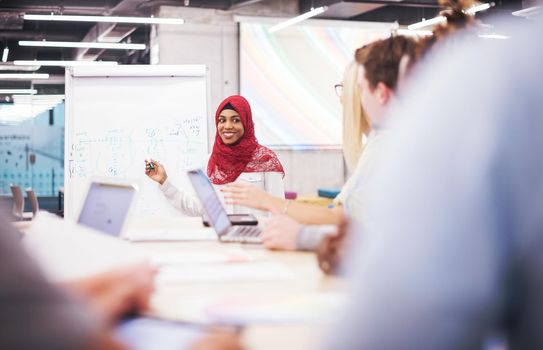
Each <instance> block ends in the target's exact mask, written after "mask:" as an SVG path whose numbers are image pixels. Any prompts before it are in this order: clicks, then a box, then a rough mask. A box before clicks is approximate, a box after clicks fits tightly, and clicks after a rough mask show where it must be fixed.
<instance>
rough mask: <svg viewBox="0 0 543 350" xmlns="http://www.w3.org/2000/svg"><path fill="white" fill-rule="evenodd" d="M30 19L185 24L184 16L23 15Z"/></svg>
mask: <svg viewBox="0 0 543 350" xmlns="http://www.w3.org/2000/svg"><path fill="white" fill-rule="evenodd" d="M23 18H24V19H25V20H29V21H64V22H106V23H138V24H183V23H185V20H184V19H182V18H160V17H118V16H66V15H55V14H49V15H30V14H25V15H24V16H23Z"/></svg>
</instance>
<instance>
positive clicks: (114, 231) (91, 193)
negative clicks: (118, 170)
mask: <svg viewBox="0 0 543 350" xmlns="http://www.w3.org/2000/svg"><path fill="white" fill-rule="evenodd" d="M137 190H138V188H137V186H136V185H134V184H133V183H129V182H127V181H125V180H120V179H91V181H90V185H89V189H88V191H87V196H86V197H85V200H84V201H83V205H82V206H81V210H80V212H79V217H78V219H77V223H78V224H80V225H85V226H88V227H90V228H93V229H95V230H98V231H101V232H103V233H105V234H108V235H110V236H115V237H120V236H122V234H123V231H124V229H125V228H126V222H127V221H128V220H127V219H128V216H129V213H130V211H131V208H132V207H133V204H134V202H135V199H136V194H137Z"/></svg>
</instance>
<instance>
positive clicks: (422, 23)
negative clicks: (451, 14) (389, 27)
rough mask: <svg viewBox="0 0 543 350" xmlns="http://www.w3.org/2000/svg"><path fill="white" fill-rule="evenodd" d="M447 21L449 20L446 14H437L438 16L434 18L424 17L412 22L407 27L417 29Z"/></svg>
mask: <svg viewBox="0 0 543 350" xmlns="http://www.w3.org/2000/svg"><path fill="white" fill-rule="evenodd" d="M445 21H447V19H446V18H445V17H444V16H437V17H434V18H430V19H428V20H426V19H423V20H422V21H420V22H417V23H413V24H410V25H408V26H407V29H409V30H416V29H420V28H424V27H428V26H434V25H436V24H441V23H445Z"/></svg>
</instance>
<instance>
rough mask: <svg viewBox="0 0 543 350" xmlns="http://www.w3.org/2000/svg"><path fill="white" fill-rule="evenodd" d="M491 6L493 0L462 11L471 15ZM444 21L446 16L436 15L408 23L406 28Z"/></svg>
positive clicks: (421, 26) (417, 27)
mask: <svg viewBox="0 0 543 350" xmlns="http://www.w3.org/2000/svg"><path fill="white" fill-rule="evenodd" d="M492 6H494V3H493V2H489V3H483V4H479V5H474V6H472V7H470V8H468V9H465V10H464V13H465V14H467V15H471V16H473V15H475V14H476V13H477V12H481V11H485V10H488V9H489V8H491V7H492ZM446 21H447V18H445V16H436V17H434V18H431V19H428V20H424V19H423V20H422V21H420V22H417V23H413V24H410V25H408V26H407V29H411V30H415V29H420V28H424V27H429V26H434V25H437V24H441V23H445V22H446Z"/></svg>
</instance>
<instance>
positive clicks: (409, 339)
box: [327, 19, 543, 350]
mask: <svg viewBox="0 0 543 350" xmlns="http://www.w3.org/2000/svg"><path fill="white" fill-rule="evenodd" d="M502 24H503V23H502ZM524 26H525V28H523V29H520V30H519V29H518V28H516V29H515V28H513V27H511V26H508V25H502V26H499V25H497V26H496V28H500V30H502V31H503V32H504V33H507V34H508V35H510V36H511V39H510V40H487V39H480V38H477V37H473V36H471V37H463V34H462V33H458V34H457V35H456V36H455V37H453V38H452V39H453V40H452V41H451V42H450V43H447V44H446V45H445V46H443V47H441V48H440V49H439V50H436V51H435V52H433V53H432V54H431V55H430V56H428V57H427V60H426V62H424V63H422V64H420V65H419V66H418V67H417V69H416V70H415V71H413V79H412V80H410V81H408V82H406V84H408V85H406V89H405V90H404V91H405V92H406V94H405V95H404V96H403V98H402V101H403V103H402V106H401V107H400V106H397V109H395V108H392V109H391V110H390V111H389V113H390V114H394V113H396V114H397V113H401V114H402V115H403V116H404V117H403V118H398V119H395V120H394V122H393V123H391V124H390V125H389V132H390V135H389V136H390V138H389V140H390V142H389V143H387V144H386V147H385V148H384V149H383V153H382V157H381V159H380V162H379V163H378V164H377V165H376V169H375V173H374V174H375V176H373V177H372V178H371V179H370V183H368V185H369V187H370V190H369V192H368V196H367V197H366V198H367V200H368V203H367V207H368V210H369V211H370V215H371V217H372V221H371V224H370V225H368V226H366V227H364V229H365V232H364V235H353V237H354V239H355V243H354V244H353V245H354V247H353V249H352V251H354V252H356V254H353V256H352V257H351V258H352V260H351V261H349V263H348V268H350V276H351V278H352V286H351V298H352V299H351V304H350V305H349V307H348V308H347V309H346V312H345V314H344V316H343V318H342V319H341V321H340V322H338V327H337V329H336V330H335V332H334V333H333V336H331V337H330V339H329V342H328V344H327V348H328V349H334V350H341V349H417V350H425V349H440V350H448V349H482V348H485V346H486V345H488V343H486V342H487V341H488V339H489V338H492V337H496V336H497V337H498V338H501V339H504V342H505V343H506V344H507V348H508V349H510V350H515V349H543V332H541V329H540V328H541V324H543V299H542V297H541V296H542V295H543V254H542V251H543V162H542V161H541V159H542V156H541V154H543V79H541V77H543V65H542V64H541V62H543V41H542V40H541V38H540V35H541V33H543V21H541V19H539V20H537V21H534V23H529V22H525V23H524ZM354 229H355V230H356V228H354ZM361 236H363V237H361Z"/></svg>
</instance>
